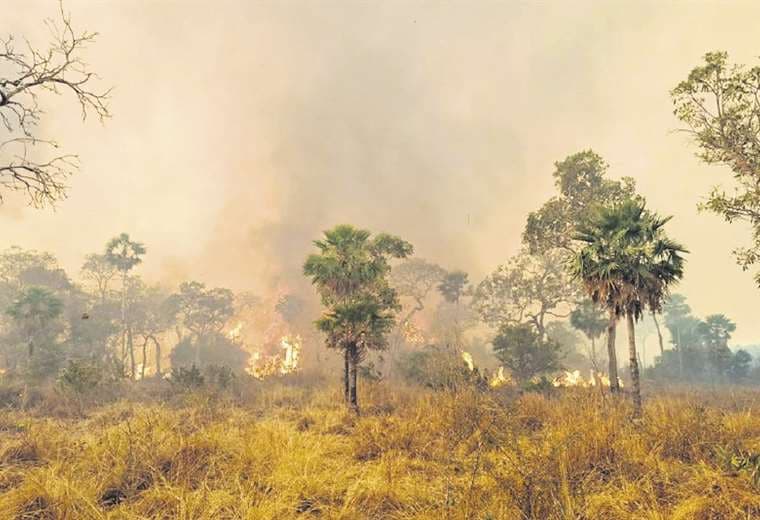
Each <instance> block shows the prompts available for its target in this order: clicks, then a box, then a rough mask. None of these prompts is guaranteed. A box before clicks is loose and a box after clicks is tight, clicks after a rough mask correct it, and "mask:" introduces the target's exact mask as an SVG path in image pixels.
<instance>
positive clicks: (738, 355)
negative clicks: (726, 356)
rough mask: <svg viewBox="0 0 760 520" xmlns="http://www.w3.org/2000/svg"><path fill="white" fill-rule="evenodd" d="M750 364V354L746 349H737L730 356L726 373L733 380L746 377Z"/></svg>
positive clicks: (736, 380)
mask: <svg viewBox="0 0 760 520" xmlns="http://www.w3.org/2000/svg"><path fill="white" fill-rule="evenodd" d="M751 366H752V355H751V354H750V353H749V352H747V351H746V350H742V349H739V350H737V351H736V352H735V353H734V355H733V357H732V358H731V363H730V365H729V367H728V375H729V377H731V379H732V381H733V382H739V381H741V380H742V379H746V377H747V376H748V375H749V371H750V367H751Z"/></svg>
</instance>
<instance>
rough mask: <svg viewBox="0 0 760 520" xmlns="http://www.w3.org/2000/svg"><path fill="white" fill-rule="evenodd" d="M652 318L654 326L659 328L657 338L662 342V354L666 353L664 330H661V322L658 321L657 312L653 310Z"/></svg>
mask: <svg viewBox="0 0 760 520" xmlns="http://www.w3.org/2000/svg"><path fill="white" fill-rule="evenodd" d="M652 319H653V320H654V327H655V328H656V329H657V340H658V341H659V342H660V355H661V356H662V355H663V354H665V347H664V346H663V344H662V331H661V330H660V322H659V321H657V313H656V312H654V311H652Z"/></svg>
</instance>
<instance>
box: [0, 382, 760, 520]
mask: <svg viewBox="0 0 760 520" xmlns="http://www.w3.org/2000/svg"><path fill="white" fill-rule="evenodd" d="M361 390H362V392H361V397H362V399H363V407H362V413H361V415H360V416H359V417H356V416H353V415H351V414H349V413H347V412H346V411H344V408H343V405H342V402H341V395H340V393H339V392H338V391H337V389H334V388H329V389H319V390H313V389H310V388H309V387H305V386H299V385H295V386H287V385H285V384H280V383H272V384H268V385H262V386H261V388H259V389H258V391H257V392H255V393H253V394H252V395H249V396H247V397H245V398H241V397H240V396H237V397H235V398H232V397H220V396H218V395H217V396H212V395H208V394H205V393H198V394H190V395H186V396H184V397H182V398H181V399H175V400H171V401H169V403H168V404H161V403H160V402H159V401H158V400H153V401H150V400H147V399H144V400H140V401H124V400H122V401H118V402H116V403H114V404H110V405H106V406H102V407H97V408H94V409H88V410H87V411H86V414H85V415H84V416H81V417H73V416H68V417H66V416H65V415H61V414H52V413H51V412H49V411H48V412H45V413H43V411H42V409H40V410H38V411H36V412H32V413H26V412H25V413H22V412H19V411H8V412H3V413H2V415H0V517H2V518H9V519H10V518H18V519H22V518H23V519H31V518H45V519H48V518H49V519H58V518H61V519H100V518H124V519H137V518H157V519H158V518H181V519H206V518H208V519H211V518H213V519H233V518H246V519H270V518H272V519H290V518H294V519H295V518H302V519H309V518H325V519H326V518H335V519H381V518H388V519H447V518H450V519H482V520H485V519H521V518H525V519H616V520H617V519H634V518H636V519H639V518H646V519H750V518H759V517H760V458H759V457H758V455H757V454H758V453H760V409H759V408H758V405H759V404H760V393H759V392H749V391H731V390H721V391H715V392H709V393H708V392H706V391H702V392H701V393H688V392H680V393H674V392H672V393H670V394H666V395H661V396H654V395H649V396H647V398H646V401H645V411H644V418H643V420H641V421H633V420H632V419H631V418H630V408H629V405H628V403H627V402H625V400H622V399H613V398H610V397H609V396H602V395H600V394H599V393H598V391H594V390H593V389H580V388H579V389H566V390H561V391H556V392H554V393H553V394H551V395H548V396H547V395H542V394H531V393H527V394H523V395H514V394H513V395H509V394H495V393H489V392H478V391H475V390H472V389H465V390H461V391H457V392H439V393H433V392H428V391H421V390H416V389H415V390H412V389H408V388H392V387H390V386H389V385H387V384H384V383H377V384H366V385H363V386H362V388H361Z"/></svg>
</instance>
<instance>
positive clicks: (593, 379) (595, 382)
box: [552, 370, 623, 388]
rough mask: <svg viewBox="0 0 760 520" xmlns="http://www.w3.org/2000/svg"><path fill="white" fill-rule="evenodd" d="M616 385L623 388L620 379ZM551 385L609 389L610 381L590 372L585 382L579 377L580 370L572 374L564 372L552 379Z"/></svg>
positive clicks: (597, 373)
mask: <svg viewBox="0 0 760 520" xmlns="http://www.w3.org/2000/svg"><path fill="white" fill-rule="evenodd" d="M618 384H619V385H620V388H623V382H622V381H621V380H620V378H618ZM552 385H553V386H555V387H563V388H566V387H570V386H579V387H582V388H587V387H595V386H601V387H609V386H610V379H609V377H607V376H605V375H604V374H602V373H601V372H594V371H593V370H592V371H591V373H590V375H589V378H588V380H586V379H583V376H581V372H580V370H574V371H573V372H569V371H567V370H565V371H564V373H562V374H560V375H559V376H557V377H555V378H554V380H553V381H552Z"/></svg>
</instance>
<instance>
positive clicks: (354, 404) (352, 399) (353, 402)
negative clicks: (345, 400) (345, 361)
mask: <svg viewBox="0 0 760 520" xmlns="http://www.w3.org/2000/svg"><path fill="white" fill-rule="evenodd" d="M350 357H351V366H350V367H349V378H348V396H349V405H350V406H351V410H353V411H354V412H355V413H357V414H358V413H359V400H358V397H357V395H356V374H357V371H358V370H357V369H358V366H357V365H358V359H357V358H358V357H359V356H358V352H357V350H356V345H354V346H353V348H352V349H351V356H350Z"/></svg>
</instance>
